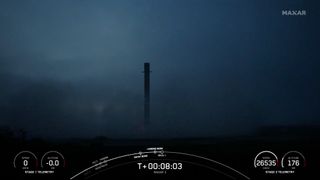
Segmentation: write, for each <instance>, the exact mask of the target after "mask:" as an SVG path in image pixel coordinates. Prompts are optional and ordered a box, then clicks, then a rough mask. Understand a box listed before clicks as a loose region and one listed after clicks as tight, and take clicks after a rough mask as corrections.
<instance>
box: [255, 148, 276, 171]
mask: <svg viewBox="0 0 320 180" xmlns="http://www.w3.org/2000/svg"><path fill="white" fill-rule="evenodd" d="M277 166H278V157H277V156H276V155H275V154H274V153H273V152H271V151H261V152H260V153H258V154H257V155H256V157H255V158H254V167H255V168H260V169H271V168H273V167H277Z"/></svg>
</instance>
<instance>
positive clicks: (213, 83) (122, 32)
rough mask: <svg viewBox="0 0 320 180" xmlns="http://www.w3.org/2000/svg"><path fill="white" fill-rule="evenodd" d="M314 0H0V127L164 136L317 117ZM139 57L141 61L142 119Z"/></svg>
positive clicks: (233, 131) (58, 133) (247, 129)
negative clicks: (147, 109) (146, 76)
mask: <svg viewBox="0 0 320 180" xmlns="http://www.w3.org/2000/svg"><path fill="white" fill-rule="evenodd" d="M317 7H319V3H318V2H316V1H302V0H300V1H299V0H294V1H281V2H278V1H276V0H273V1H268V2H253V1H246V0H245V1H236V0H227V1H219V0H217V1H209V0H208V1H206V0H203V1H196V0H186V1H171V0H164V1H148V0H136V1H131V0H120V1H118V0H109V1H47V0H44V1H32V0H28V1H1V2H0V23H1V28H0V126H2V127H7V128H10V129H13V130H15V131H18V130H20V129H23V130H24V131H26V132H27V134H28V136H32V137H53V138H61V137H94V136H106V137H111V138H132V137H144V138H146V137H166V138H170V137H210V136H221V135H222V136H225V135H238V134H245V133H251V132H255V131H256V130H257V129H258V128H260V127H264V126H277V125H285V126H290V125H309V126H313V125H320V122H319V119H320V112H319V110H318V109H319V107H320V103H319V102H320V101H319V100H320V96H319V92H320V86H319V77H320V71H319V65H320V63H319V59H320V58H319V51H318V42H319V40H320V39H319V34H318V32H319V30H320V29H319V22H318V21H317V20H318V19H317V18H318V17H319V11H318V9H317ZM283 9H306V10H307V12H308V15H307V16H304V17H286V16H282V15H281V11H282V10H283ZM144 62H150V63H151V70H152V73H151V123H150V124H149V125H148V126H144V125H143V73H142V71H143V63H144Z"/></svg>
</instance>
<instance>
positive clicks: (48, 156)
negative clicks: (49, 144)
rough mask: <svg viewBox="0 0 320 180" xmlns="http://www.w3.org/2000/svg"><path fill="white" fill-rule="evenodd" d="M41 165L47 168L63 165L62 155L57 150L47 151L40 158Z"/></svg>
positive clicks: (62, 166)
mask: <svg viewBox="0 0 320 180" xmlns="http://www.w3.org/2000/svg"><path fill="white" fill-rule="evenodd" d="M41 167H42V168H44V169H47V170H56V169H61V168H64V167H65V159H64V157H63V155H62V154H61V153H59V152H57V151H49V152H47V153H45V154H44V155H43V156H42V158H41Z"/></svg>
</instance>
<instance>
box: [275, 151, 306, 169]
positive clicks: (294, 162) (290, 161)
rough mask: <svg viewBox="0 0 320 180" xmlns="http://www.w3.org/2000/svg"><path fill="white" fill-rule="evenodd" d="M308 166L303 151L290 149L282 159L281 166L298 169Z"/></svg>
mask: <svg viewBox="0 0 320 180" xmlns="http://www.w3.org/2000/svg"><path fill="white" fill-rule="evenodd" d="M305 166H306V160H305V158H304V156H303V154H302V153H300V152H298V151H289V152H287V153H286V154H285V155H284V156H283V157H282V159H281V167H283V168H289V169H298V168H303V167H305Z"/></svg>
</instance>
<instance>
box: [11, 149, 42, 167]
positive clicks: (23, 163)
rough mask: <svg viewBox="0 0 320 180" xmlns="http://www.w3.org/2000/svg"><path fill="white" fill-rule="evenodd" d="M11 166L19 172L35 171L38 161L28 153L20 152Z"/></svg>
mask: <svg viewBox="0 0 320 180" xmlns="http://www.w3.org/2000/svg"><path fill="white" fill-rule="evenodd" d="M13 166H14V167H15V168H17V169H21V170H35V169H37V166H38V159H37V157H36V156H35V155H34V154H33V153H32V152H30V151H21V152H19V153H18V154H17V155H16V156H15V157H14V161H13Z"/></svg>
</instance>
